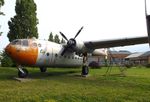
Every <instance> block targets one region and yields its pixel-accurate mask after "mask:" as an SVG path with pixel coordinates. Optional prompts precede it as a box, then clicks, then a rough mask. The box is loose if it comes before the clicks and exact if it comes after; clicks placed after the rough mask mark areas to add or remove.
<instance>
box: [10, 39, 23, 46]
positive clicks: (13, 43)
mask: <svg viewBox="0 0 150 102" xmlns="http://www.w3.org/2000/svg"><path fill="white" fill-rule="evenodd" d="M11 44H12V45H21V40H14V41H12V43H11Z"/></svg>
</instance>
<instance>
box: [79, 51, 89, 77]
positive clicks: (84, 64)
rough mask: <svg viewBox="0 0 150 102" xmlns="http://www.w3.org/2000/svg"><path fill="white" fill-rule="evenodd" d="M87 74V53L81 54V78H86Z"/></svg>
mask: <svg viewBox="0 0 150 102" xmlns="http://www.w3.org/2000/svg"><path fill="white" fill-rule="evenodd" d="M88 74H89V67H88V63H87V53H84V54H83V65H82V73H81V75H82V76H83V77H86V76H87V75H88Z"/></svg>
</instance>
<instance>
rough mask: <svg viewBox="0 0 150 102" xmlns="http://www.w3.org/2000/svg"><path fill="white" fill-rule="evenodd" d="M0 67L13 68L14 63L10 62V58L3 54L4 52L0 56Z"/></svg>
mask: <svg viewBox="0 0 150 102" xmlns="http://www.w3.org/2000/svg"><path fill="white" fill-rule="evenodd" d="M1 56H2V58H1V66H2V67H13V66H15V63H14V62H13V61H12V60H11V58H10V57H9V56H8V55H7V54H6V53H5V51H3V52H2V54H1Z"/></svg>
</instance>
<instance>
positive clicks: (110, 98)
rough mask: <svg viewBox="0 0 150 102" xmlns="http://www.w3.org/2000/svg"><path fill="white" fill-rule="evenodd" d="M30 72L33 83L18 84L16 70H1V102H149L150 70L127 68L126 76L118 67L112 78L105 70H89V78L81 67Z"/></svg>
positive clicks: (113, 71) (112, 72) (33, 70)
mask: <svg viewBox="0 0 150 102" xmlns="http://www.w3.org/2000/svg"><path fill="white" fill-rule="evenodd" d="M28 70H29V73H30V75H29V79H31V80H29V81H27V82H19V81H16V80H14V77H17V70H16V69H15V68H0V102H150V69H148V68H131V69H127V70H126V72H125V75H126V76H125V77H122V76H120V75H119V73H120V72H119V69H118V68H112V71H111V73H110V74H111V75H109V76H103V75H104V74H105V72H106V68H102V69H90V75H89V76H88V77H87V78H85V77H81V76H80V73H81V69H78V68H77V69H75V68H74V69H69V68H60V69H59V68H55V69H54V68H49V69H48V71H47V72H46V73H40V72H39V69H38V68H33V69H32V68H28Z"/></svg>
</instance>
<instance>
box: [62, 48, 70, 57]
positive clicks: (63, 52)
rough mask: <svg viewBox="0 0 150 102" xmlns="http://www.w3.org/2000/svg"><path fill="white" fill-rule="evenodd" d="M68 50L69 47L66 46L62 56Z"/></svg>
mask: <svg viewBox="0 0 150 102" xmlns="http://www.w3.org/2000/svg"><path fill="white" fill-rule="evenodd" d="M67 50H68V47H65V48H64V50H63V51H62V53H61V56H63V55H64V54H65V52H66V51H67Z"/></svg>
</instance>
